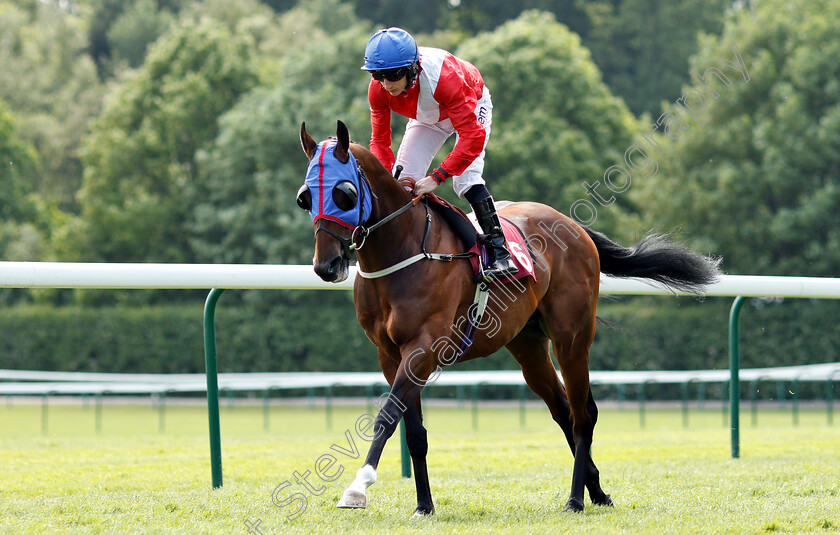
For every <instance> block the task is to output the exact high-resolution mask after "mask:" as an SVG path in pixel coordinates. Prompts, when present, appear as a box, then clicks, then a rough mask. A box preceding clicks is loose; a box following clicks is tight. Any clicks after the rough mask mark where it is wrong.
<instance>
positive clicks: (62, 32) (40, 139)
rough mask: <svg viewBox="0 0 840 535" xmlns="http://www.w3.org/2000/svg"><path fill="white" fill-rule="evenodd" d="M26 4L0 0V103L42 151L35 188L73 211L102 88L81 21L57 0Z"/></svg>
mask: <svg viewBox="0 0 840 535" xmlns="http://www.w3.org/2000/svg"><path fill="white" fill-rule="evenodd" d="M21 4H22V5H20V6H18V5H16V2H13V3H11V4H10V3H8V2H5V1H1V0H0V35H1V36H2V39H0V64H2V65H3V76H0V99H4V100H5V101H6V102H7V103H8V105H9V107H10V108H11V109H12V110H14V112H15V115H16V116H17V117H18V118H19V124H18V134H19V135H20V138H21V139H22V140H23V141H25V142H26V143H28V144H30V145H32V146H33V147H35V150H36V151H37V152H38V155H39V161H40V169H39V172H38V173H37V174H36V175H35V176H33V177H31V181H32V187H33V191H36V192H38V193H39V194H40V195H42V196H43V197H44V198H45V199H47V200H48V201H49V202H55V203H58V204H59V205H60V206H62V207H63V208H65V209H68V210H71V209H73V208H74V207H73V195H74V194H75V192H76V190H77V189H78V187H79V185H80V183H81V174H82V165H81V162H80V160H79V155H78V150H79V145H80V142H81V137H82V135H83V134H84V133H85V132H86V131H87V128H88V123H89V121H90V119H91V118H92V117H93V116H94V115H95V114H96V113H98V112H99V110H100V106H101V102H102V94H103V89H102V86H101V84H100V83H99V80H98V78H97V75H96V67H95V65H94V63H93V62H92V61H91V59H90V58H89V57H88V56H87V54H86V49H87V41H86V38H85V30H84V21H83V20H82V18H81V16H79V15H78V14H77V13H75V12H72V11H68V10H65V9H64V8H63V7H62V4H60V3H58V2H40V1H39V2H26V3H21ZM57 43H58V44H57Z"/></svg>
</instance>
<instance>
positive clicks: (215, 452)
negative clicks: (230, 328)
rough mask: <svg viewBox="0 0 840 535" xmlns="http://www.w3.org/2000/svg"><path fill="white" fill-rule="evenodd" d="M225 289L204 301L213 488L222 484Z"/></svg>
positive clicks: (213, 292)
mask: <svg viewBox="0 0 840 535" xmlns="http://www.w3.org/2000/svg"><path fill="white" fill-rule="evenodd" d="M222 293H224V290H222V289H219V288H213V289H212V290H210V293H209V294H208V295H207V300H206V301H205V303H204V363H205V367H206V373H207V419H208V423H209V424H210V425H209V427H210V471H211V474H212V477H213V488H214V489H218V488H220V487H221V486H222V432H221V426H220V424H219V371H218V366H217V365H216V303H218V302H219V298H220V297H221V296H222Z"/></svg>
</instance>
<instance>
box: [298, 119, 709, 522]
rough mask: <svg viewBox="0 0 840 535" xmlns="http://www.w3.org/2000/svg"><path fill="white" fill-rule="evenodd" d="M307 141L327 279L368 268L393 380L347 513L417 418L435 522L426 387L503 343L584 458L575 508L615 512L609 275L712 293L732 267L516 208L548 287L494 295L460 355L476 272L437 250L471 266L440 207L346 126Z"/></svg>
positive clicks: (423, 488)
mask: <svg viewBox="0 0 840 535" xmlns="http://www.w3.org/2000/svg"><path fill="white" fill-rule="evenodd" d="M300 140H301V145H302V147H303V151H304V153H306V156H307V157H308V158H309V167H308V170H307V177H306V181H305V184H304V185H303V186H302V187H301V190H300V191H299V194H298V204H299V205H300V206H301V207H302V208H304V209H306V210H309V211H310V215H311V216H312V219H313V225H314V230H315V256H314V259H313V264H314V269H315V272H316V273H317V274H318V276H319V277H320V278H321V279H323V280H324V281H328V282H340V281H343V280H345V279H346V278H347V277H348V275H349V261H350V255H351V254H352V252H355V254H356V257H357V261H358V269H359V271H360V273H359V274H360V275H362V274H366V276H357V277H356V280H355V285H354V293H353V298H354V303H355V308H356V314H357V317H358V320H359V323H360V324H361V326H362V327H363V328H364V331H365V333H366V334H367V336H368V338H369V339H370V340H371V341H372V342H373V343H374V344H375V345H376V347H377V353H378V357H379V364H380V366H381V368H382V372H383V374H384V375H385V378H386V379H387V381H388V384H389V385H390V386H391V389H390V393H389V394H388V396H387V398H386V400H385V402H384V403H383V404H382V407H381V409H380V411H379V413H378V414H377V416H376V418H375V419H374V421H373V424H372V432H371V438H372V440H371V444H370V449H369V451H368V453H367V456H366V458H365V461H364V464H363V466H362V467H361V468H360V469H359V470H358V472H357V473H356V477H355V479H354V481H353V482H352V483H351V484H350V485H349V487H348V488H347V489H346V490H345V492H344V494H343V495H342V497H341V500H340V501H339V503H338V504H337V506H338V507H354V508H364V507H366V506H367V488H368V487H369V486H370V485H371V484H373V483H374V482H375V481H376V469H377V466H378V464H379V460H380V456H381V455H382V450H383V447H384V446H385V442H386V441H387V440H388V439H389V438H390V437H391V435H392V434H393V433H394V431H395V429H396V426H397V424H398V422H399V421H400V419H401V418H405V424H406V438H407V442H408V450H409V453H410V455H411V461H412V464H413V467H414V473H415V485H416V490H417V508H416V510H415V513H414V515H415V516H418V515H429V514H433V513H434V509H435V508H434V504H433V502H432V494H431V490H430V487H429V476H428V470H427V467H426V454H427V451H428V442H427V434H426V429H425V427H424V426H423V417H422V412H421V397H420V391H421V390H422V389H423V386H424V385H425V384H426V382H427V381H428V380H429V378H430V377H431V376H432V374H433V373H434V372H435V371H436V370H438V369H439V368H442V367H445V366H447V365H449V364H452V363H453V362H454V361H455V360H459V361H460V360H463V361H466V360H470V359H474V358H480V357H485V356H487V355H490V354H492V353H494V352H495V351H497V350H499V349H500V348H502V347H506V348H507V349H508V350H509V351H510V352H511V353H512V354H513V357H514V358H515V359H516V361H517V362H518V363H519V366H520V367H521V368H522V374H523V376H524V378H525V381H526V382H527V384H528V386H529V387H530V388H531V390H533V391H534V393H535V394H537V395H538V396H539V397H540V398H542V399H543V400H544V401H545V404H546V405H547V406H548V409H549V411H550V413H551V416H552V418H553V419H554V421H555V422H556V423H557V424H558V425H559V426H560V428H561V429H562V430H563V433H564V434H565V437H566V441H567V442H568V444H569V447H570V448H571V450H572V454H573V456H574V464H573V470H572V484H571V492H570V495H569V499H568V501H567V503H566V506H565V509H564V510H565V511H583V510H584V488H586V489H587V490H588V491H589V497H590V499H591V501H592V503H593V504H595V505H608V506H609V505H613V502H612V499H611V498H610V495H609V494H607V493H605V492H604V491H603V489H602V488H601V483H600V479H599V472H598V469H597V468H596V466H595V463H594V462H593V461H592V458H591V456H590V446H591V445H592V435H593V430H594V427H595V422H596V421H597V418H598V408H597V406H596V405H595V401H594V399H593V397H592V391H591V390H590V383H589V346H590V344H591V343H592V340H593V338H594V336H595V324H596V317H595V309H596V305H597V301H598V285H599V277H600V273H602V272H603V273H606V274H609V275H614V276H619V277H636V278H643V279H650V280H652V281H655V282H657V283H660V284H662V285H664V286H666V287H668V288H670V289H672V290H681V291H686V292H690V293H696V294H701V293H702V289H703V287H704V286H705V285H706V284H709V283H712V282H714V281H715V280H717V278H718V276H719V274H720V271H719V268H718V264H719V259H716V258H712V257H706V256H704V255H701V254H699V253H697V252H694V251H692V250H690V249H687V248H685V247H683V246H682V245H679V244H676V243H673V242H671V241H669V240H668V239H666V238H665V237H663V236H659V235H648V236H646V237H645V238H643V239H642V240H641V241H640V242H639V243H638V244H636V245H635V246H634V247H631V248H626V247H623V246H621V245H618V244H616V243H615V242H613V241H612V240H610V239H609V238H607V237H606V236H605V235H603V234H601V233H599V232H595V231H593V230H591V229H589V228H586V227H584V226H582V225H579V224H578V223H576V222H575V221H574V220H572V219H571V218H569V217H567V216H565V215H563V214H561V213H560V212H558V211H556V210H555V209H553V208H551V207H549V206H546V205H544V204H539V203H534V202H515V203H509V204H505V205H504V207H503V208H500V210H499V216H500V217H503V218H505V219H508V220H509V221H511V222H512V223H514V225H516V226H517V227H518V228H519V229H521V230H522V232H523V235H524V236H527V242H528V245H529V247H530V249H531V254H532V260H533V262H534V265H535V266H536V267H538V268H539V269H535V271H536V280H535V279H534V278H532V277H526V278H522V279H519V280H518V285H509V284H506V285H499V286H496V287H493V289H492V290H491V291H490V295H491V298H490V300H489V304H488V306H487V311H488V312H490V313H492V315H493V316H494V318H495V319H496V320H497V321H495V322H494V325H493V328H492V329H490V328H489V327H488V326H487V325H479V326H478V327H479V328H478V329H476V330H475V333H474V341H473V342H472V344H471V345H469V347H468V348H467V349H466V350H465V352H463V353H462V354H460V355H457V357H453V349H452V348H453V345H452V344H451V343H450V342H452V340H453V338H456V337H457V336H458V335H459V334H461V330H462V329H463V323H464V322H463V321H460V322H459V318H460V319H463V318H470V317H472V316H471V314H472V315H473V316H474V315H475V314H474V312H471V311H470V307H471V304H472V303H473V300H474V297H475V295H476V282H474V275H475V274H474V272H473V269H472V267H471V266H470V263H469V262H467V261H464V260H460V259H455V260H451V258H443V260H447V259H450V260H451V261H438V260H439V259H440V257H438V258H432V255H428V254H425V253H426V251H427V250H428V251H434V252H436V253H442V254H449V255H456V256H455V258H457V255H458V254H459V253H463V252H464V250H465V248H464V244H463V243H462V242H461V241H460V240H459V238H458V237H457V236H456V234H455V233H454V232H453V230H452V229H451V228H450V226H449V225H448V224H447V223H446V222H445V221H444V219H443V218H441V217H440V216H439V215H438V214H437V213H436V212H435V211H431V212H430V211H429V210H428V208H427V207H426V206H425V205H424V203H423V202H417V201H418V199H412V196H411V194H410V193H409V192H408V191H407V189H405V188H404V187H403V186H402V185H401V184H400V183H399V182H398V181H397V180H395V179H394V176H393V175H392V174H391V172H390V171H389V170H388V169H386V168H385V167H384V166H383V165H382V164H381V163H380V162H379V160H378V159H377V158H376V157H375V156H374V155H373V154H372V153H371V152H370V151H369V150H368V149H367V148H366V147H363V146H361V145H359V144H356V143H351V142H350V136H349V133H348V130H347V127H346V126H345V125H344V123H342V122H341V121H339V122H338V128H337V132H336V137H335V138H329V139H327V140H325V141H323V142H321V143H316V142H315V141H314V140H313V139H312V137H311V136H310V135H309V134H308V133H307V131H306V124H305V123H303V124H302V125H301V129H300ZM501 204H502V203H500V205H501ZM467 247H469V245H467ZM371 274H373V275H371ZM509 286H511V287H512V286H515V287H516V290H515V292H516V293H515V295H514V296H513V298H510V295H513V294H512V293H511V292H512V291H511V290H506V289H505V288H506V287H509ZM505 292H508V298H505V295H504V293H505ZM485 323H487V322H485ZM549 342H550V345H549ZM454 345H455V346H456V347H457V344H454ZM550 348H551V349H553V351H554V356H555V357H556V359H557V364H558V365H559V368H560V374H561V375H562V377H563V381H562V382H561V381H560V379H559V378H558V375H557V371H556V370H555V367H554V364H553V362H552V359H551V355H550V352H549V350H550Z"/></svg>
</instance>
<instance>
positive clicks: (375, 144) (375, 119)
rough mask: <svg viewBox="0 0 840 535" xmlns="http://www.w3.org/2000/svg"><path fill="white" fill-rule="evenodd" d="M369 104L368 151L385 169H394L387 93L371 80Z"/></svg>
mask: <svg viewBox="0 0 840 535" xmlns="http://www.w3.org/2000/svg"><path fill="white" fill-rule="evenodd" d="M368 103H369V104H370V151H371V152H372V153H373V154H374V156H376V157H377V158H378V159H379V161H380V162H382V165H384V166H385V169H388V170H389V171H390V170H391V169H393V167H394V161H395V158H394V151H392V150H391V108H390V107H389V106H388V97H387V93H385V91H383V90H382V89H381V87H380V85H379V82H377V81H376V80H373V79H371V81H370V85H369V86H368Z"/></svg>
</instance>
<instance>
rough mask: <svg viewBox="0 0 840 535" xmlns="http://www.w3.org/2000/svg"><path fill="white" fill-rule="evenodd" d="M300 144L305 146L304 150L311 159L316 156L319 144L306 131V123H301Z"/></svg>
mask: <svg viewBox="0 0 840 535" xmlns="http://www.w3.org/2000/svg"><path fill="white" fill-rule="evenodd" d="M300 146H301V147H303V152H305V153H306V156H307V158H309V159H310V160H311V159H312V157H313V156H315V151H316V150H317V149H318V144H317V143H315V140H314V139H312V136H310V135H309V133H308V132H307V131H306V123H305V122H304V123H300Z"/></svg>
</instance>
